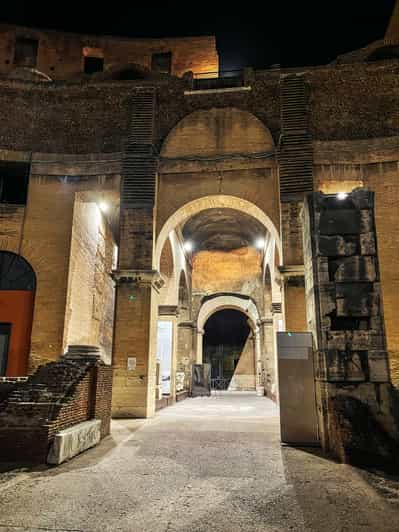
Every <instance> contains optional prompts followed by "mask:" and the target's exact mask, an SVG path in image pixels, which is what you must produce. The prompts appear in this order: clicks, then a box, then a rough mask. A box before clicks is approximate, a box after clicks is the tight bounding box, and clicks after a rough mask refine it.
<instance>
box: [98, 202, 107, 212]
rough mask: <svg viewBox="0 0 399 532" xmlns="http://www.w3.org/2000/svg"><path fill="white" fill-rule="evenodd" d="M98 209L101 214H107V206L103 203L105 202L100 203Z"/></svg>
mask: <svg viewBox="0 0 399 532" xmlns="http://www.w3.org/2000/svg"><path fill="white" fill-rule="evenodd" d="M98 207H99V209H100V211H101V212H108V211H109V205H108V203H105V201H102V202H101V203H100V204H99V205H98Z"/></svg>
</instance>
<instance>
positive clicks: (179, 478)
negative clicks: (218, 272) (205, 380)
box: [0, 393, 399, 532]
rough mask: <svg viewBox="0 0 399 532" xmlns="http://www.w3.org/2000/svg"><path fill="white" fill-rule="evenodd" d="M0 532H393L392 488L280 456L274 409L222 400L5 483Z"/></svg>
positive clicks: (176, 411)
mask: <svg viewBox="0 0 399 532" xmlns="http://www.w3.org/2000/svg"><path fill="white" fill-rule="evenodd" d="M8 475H9V473H8ZM0 476H1V475H0ZM2 530H13V531H15V530H31V531H35V530H59V531H64V530H65V531H66V530H68V531H72V530H79V531H80V530H81V531H93V532H94V531H102V532H104V531H145V532H152V531H154V532H158V531H159V532H161V531H162V532H173V531H176V532H177V531H179V532H190V531H193V532H205V531H216V532H217V531H223V532H236V531H237V532H238V531H248V532H252V531H254V532H255V531H266V532H282V531H289V530H292V531H295V532H301V531H312V532H319V531H320V532H330V531H331V532H335V531H337V532H338V531H339V532H344V531H348V532H349V531H350V532H354V531H362V532H365V531H372V532H380V531H381V532H385V531H387V532H388V531H389V532H399V484H398V483H397V482H396V481H395V480H394V479H387V478H385V477H381V476H378V475H373V474H370V473H367V472H362V471H360V470H358V469H355V468H352V467H349V466H345V465H341V464H337V463H335V462H333V461H330V460H328V459H326V458H325V457H323V456H321V455H320V453H319V452H318V451H315V450H313V451H312V450H300V449H292V448H286V447H283V448H282V447H281V446H280V442H279V419H278V410H277V408H276V407H275V405H274V404H273V403H272V402H270V401H268V400H267V399H265V398H259V397H256V396H255V395H254V394H246V393H233V394H222V393H219V394H218V395H217V396H213V397H211V398H208V397H204V398H197V399H192V400H187V401H184V402H182V403H179V404H177V405H176V406H174V407H172V408H169V409H166V410H163V411H161V412H159V413H158V414H157V416H156V417H155V418H154V419H152V420H148V421H142V420H139V421H135V420H129V421H114V422H113V431H112V436H111V437H109V438H107V439H106V440H104V441H103V442H102V443H101V445H99V446H98V447H97V448H95V449H92V450H90V451H87V452H86V453H84V454H82V455H80V456H79V457H77V458H75V459H74V460H73V461H71V462H69V463H66V464H63V465H62V466H60V467H58V468H55V469H47V468H43V469H42V470H36V471H32V472H28V473H27V472H26V471H24V472H23V473H17V474H16V475H15V476H14V478H13V479H10V478H7V479H6V480H5V481H4V482H3V483H0V531H2Z"/></svg>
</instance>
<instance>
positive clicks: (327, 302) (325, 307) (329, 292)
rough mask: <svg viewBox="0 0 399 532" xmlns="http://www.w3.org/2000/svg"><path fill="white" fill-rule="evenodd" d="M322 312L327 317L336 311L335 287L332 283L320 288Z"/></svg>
mask: <svg viewBox="0 0 399 532" xmlns="http://www.w3.org/2000/svg"><path fill="white" fill-rule="evenodd" d="M319 293H320V311H321V314H322V315H323V316H327V315H329V314H331V313H332V312H334V311H335V310H336V298H335V285H334V284H333V283H330V284H328V285H323V286H321V287H320V291H319Z"/></svg>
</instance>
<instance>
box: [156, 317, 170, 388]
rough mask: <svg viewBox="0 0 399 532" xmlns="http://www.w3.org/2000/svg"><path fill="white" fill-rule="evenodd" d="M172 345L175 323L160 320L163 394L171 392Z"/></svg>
mask: <svg viewBox="0 0 399 532" xmlns="http://www.w3.org/2000/svg"><path fill="white" fill-rule="evenodd" d="M172 345H173V323H172V322H171V321H159V322H158V337H157V358H158V359H159V360H160V361H161V385H162V393H163V394H170V393H171V382H172Z"/></svg>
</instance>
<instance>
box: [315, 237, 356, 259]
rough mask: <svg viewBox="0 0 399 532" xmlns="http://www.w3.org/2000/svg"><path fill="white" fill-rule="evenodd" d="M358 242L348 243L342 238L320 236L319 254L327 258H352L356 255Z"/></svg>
mask: <svg viewBox="0 0 399 532" xmlns="http://www.w3.org/2000/svg"><path fill="white" fill-rule="evenodd" d="M356 248H357V246H356V242H354V241H352V242H350V241H347V240H345V239H344V237H342V236H337V235H334V236H326V235H323V236H320V239H319V254H320V255H324V256H326V257H339V256H342V257H350V256H351V255H354V254H355V253H356Z"/></svg>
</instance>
